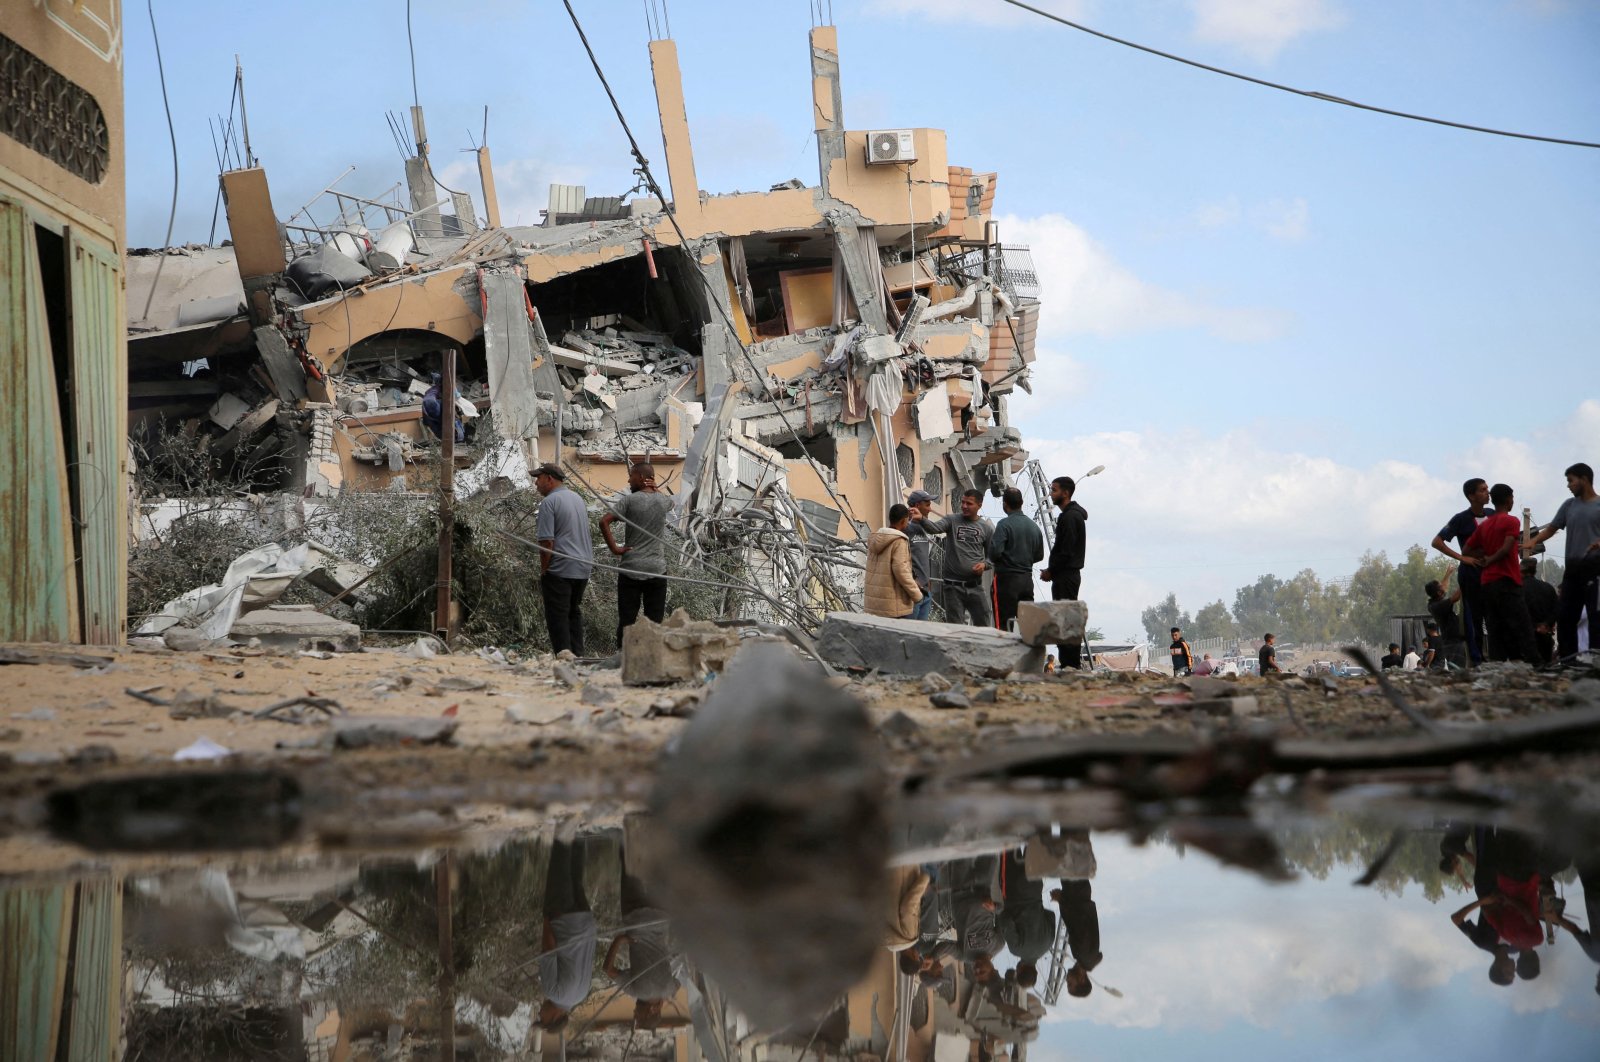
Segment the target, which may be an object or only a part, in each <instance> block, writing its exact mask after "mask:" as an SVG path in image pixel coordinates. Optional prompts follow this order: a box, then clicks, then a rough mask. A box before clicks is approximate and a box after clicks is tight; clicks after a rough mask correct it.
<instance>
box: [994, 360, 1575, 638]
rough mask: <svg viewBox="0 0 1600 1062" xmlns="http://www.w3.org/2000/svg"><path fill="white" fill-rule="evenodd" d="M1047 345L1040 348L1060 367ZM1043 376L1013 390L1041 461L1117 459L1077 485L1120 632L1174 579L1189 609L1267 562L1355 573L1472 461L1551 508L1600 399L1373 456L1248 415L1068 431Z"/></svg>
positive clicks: (1093, 589)
mask: <svg viewBox="0 0 1600 1062" xmlns="http://www.w3.org/2000/svg"><path fill="white" fill-rule="evenodd" d="M1050 357H1053V355H1049V354H1046V355H1042V356H1041V361H1040V362H1039V363H1036V364H1037V365H1039V366H1040V367H1042V368H1045V369H1047V370H1048V369H1051V367H1052V366H1051V362H1050V361H1049V360H1048V359H1049V358H1050ZM1049 375H1053V372H1052V371H1046V372H1040V373H1037V374H1036V376H1038V377H1040V378H1043V377H1047V376H1049ZM1062 386H1064V385H1062ZM1036 391H1037V392H1038V393H1037V394H1036V395H1035V396H1032V397H1030V396H1028V395H1024V394H1021V393H1018V394H1015V395H1013V396H1012V399H1011V401H1010V407H1009V411H1010V414H1011V419H1012V421H1013V423H1016V424H1017V425H1018V426H1019V427H1021V429H1022V432H1023V438H1024V440H1025V442H1026V445H1027V447H1028V450H1029V453H1030V454H1031V455H1032V456H1034V457H1036V458H1038V459H1039V460H1040V462H1041V464H1042V465H1043V467H1044V470H1045V474H1046V475H1047V476H1057V475H1063V474H1065V475H1070V476H1079V475H1081V474H1082V473H1083V472H1084V471H1085V470H1087V469H1089V468H1092V467H1093V466H1095V465H1099V464H1103V465H1105V466H1106V471H1105V473H1104V474H1103V475H1100V476H1097V477H1095V478H1094V479H1092V480H1089V481H1088V482H1087V483H1085V484H1084V485H1083V486H1082V487H1081V488H1080V489H1079V491H1078V500H1079V501H1080V502H1081V503H1082V504H1083V506H1084V507H1085V508H1086V509H1088V511H1089V562H1088V565H1087V567H1086V568H1085V569H1084V585H1083V594H1084V599H1085V600H1086V601H1088V602H1089V607H1090V611H1091V615H1092V622H1093V623H1094V624H1095V625H1096V626H1098V627H1100V628H1101V629H1103V630H1104V631H1105V633H1106V635H1107V636H1108V637H1109V638H1112V639H1121V638H1124V637H1128V636H1139V635H1140V634H1141V630H1142V628H1141V627H1140V624H1139V612H1140V610H1142V609H1143V608H1145V607H1146V606H1148V605H1151V604H1154V603H1155V602H1156V601H1158V600H1160V599H1161V598H1162V597H1164V596H1165V595H1166V594H1167V592H1168V591H1173V592H1175V593H1176V594H1177V595H1178V602H1179V604H1180V605H1181V606H1182V607H1183V608H1185V609H1187V610H1189V611H1190V612H1191V613H1192V612H1194V611H1196V610H1197V609H1199V608H1200V607H1201V606H1202V605H1204V604H1206V603H1207V602H1210V601H1214V600H1216V599H1217V598H1219V597H1220V598H1222V599H1223V601H1224V602H1225V603H1227V604H1230V605H1231V604H1232V602H1233V592H1234V590H1235V589H1236V588H1237V587H1239V586H1243V585H1246V584H1248V583H1251V582H1253V581H1254V580H1255V579H1256V578H1257V577H1258V576H1261V575H1265V574H1268V573H1271V574H1274V575H1277V576H1278V577H1279V578H1286V577H1288V576H1290V575H1293V574H1294V573H1296V572H1298V571H1300V570H1302V569H1304V568H1311V569H1313V570H1315V571H1316V572H1317V573H1318V574H1319V575H1320V576H1321V577H1322V578H1323V579H1324V580H1331V579H1340V578H1344V577H1347V576H1349V574H1350V573H1351V572H1352V571H1353V570H1354V569H1355V566H1356V563H1357V561H1358V559H1359V558H1360V556H1361V554H1362V553H1364V552H1366V551H1367V550H1374V551H1376V550H1383V551H1385V552H1387V553H1388V555H1389V557H1390V558H1391V559H1398V558H1399V557H1400V556H1401V554H1402V553H1403V551H1404V550H1405V549H1406V548H1407V547H1408V546H1411V545H1413V544H1418V543H1420V544H1426V543H1427V542H1428V541H1429V540H1430V539H1431V538H1432V537H1433V534H1434V532H1435V531H1437V530H1438V529H1439V527H1440V525H1442V524H1443V523H1444V520H1445V518H1446V517H1448V516H1449V514H1450V513H1452V512H1454V511H1456V510H1457V509H1459V508H1460V507H1461V505H1462V499H1461V486H1460V485H1461V481H1462V480H1464V479H1466V478H1467V477H1468V476H1484V477H1485V478H1488V479H1490V480H1491V481H1499V480H1503V481H1505V482H1508V483H1511V484H1512V486H1514V487H1516V488H1517V497H1518V506H1519V507H1520V506H1521V505H1524V504H1526V505H1529V506H1531V507H1532V508H1533V510H1534V518H1535V519H1536V520H1542V519H1545V518H1548V516H1549V515H1550V514H1551V513H1552V512H1553V511H1554V509H1555V506H1556V505H1557V504H1559V503H1560V502H1561V501H1562V500H1564V499H1565V498H1566V490H1565V488H1564V484H1563V481H1562V478H1561V469H1563V468H1565V467H1566V466H1567V465H1568V464H1571V463H1572V462H1573V461H1574V460H1578V459H1579V456H1581V455H1584V454H1588V455H1591V460H1592V455H1594V454H1595V453H1596V452H1600V401H1597V400H1594V399H1587V400H1585V401H1584V402H1583V403H1581V404H1580V405H1578V406H1577V407H1576V409H1575V412H1574V413H1573V415H1572V416H1571V417H1569V418H1567V419H1566V420H1565V421H1563V422H1561V423H1558V424H1553V425H1552V426H1551V428H1550V429H1549V430H1548V431H1545V432H1542V433H1538V434H1534V435H1530V436H1529V437H1526V438H1521V439H1511V438H1504V437H1499V436H1488V437H1483V438H1481V439H1479V440H1478V441H1477V442H1475V443H1472V444H1470V445H1467V446H1461V447H1449V449H1450V450H1452V451H1453V452H1454V453H1455V454H1456V455H1457V456H1455V457H1453V458H1451V459H1450V460H1448V461H1445V462H1440V463H1438V464H1434V463H1432V461H1431V455H1416V458H1415V459H1413V458H1412V456H1411V455H1406V454H1396V455H1394V456H1393V457H1391V458H1388V459H1385V460H1380V461H1374V462H1371V463H1369V464H1364V465H1362V464H1355V463H1351V462H1348V461H1341V460H1339V459H1337V458H1336V457H1333V456H1329V453H1327V452H1324V453H1306V452H1295V451H1285V450H1283V449H1281V448H1280V447H1278V446H1275V445H1274V444H1273V442H1272V440H1271V439H1270V438H1268V437H1264V436H1262V435H1260V434H1258V433H1256V432H1254V431H1252V430H1249V429H1244V428H1240V429H1235V430H1230V431H1226V432H1223V433H1221V434H1215V435H1208V434H1205V433H1203V432H1200V431H1185V430H1173V431H1142V432H1140V431H1116V432H1097V433H1093V434H1086V435H1077V436H1068V435H1063V434H1056V433H1055V432H1054V431H1053V430H1052V429H1053V428H1054V427H1055V426H1056V425H1059V424H1061V423H1062V410H1063V408H1064V404H1065V403H1064V401H1063V398H1062V397H1061V393H1060V391H1059V389H1058V390H1057V391H1051V390H1049V389H1048V385H1047V386H1046V387H1044V388H1036ZM1072 397H1081V396H1072ZM1332 445H1336V444H1330V452H1337V451H1333V450H1332V449H1331V447H1332ZM1580 446H1581V447H1582V448H1580ZM1424 461H1428V462H1429V463H1427V464H1424V463H1423V462H1424Z"/></svg>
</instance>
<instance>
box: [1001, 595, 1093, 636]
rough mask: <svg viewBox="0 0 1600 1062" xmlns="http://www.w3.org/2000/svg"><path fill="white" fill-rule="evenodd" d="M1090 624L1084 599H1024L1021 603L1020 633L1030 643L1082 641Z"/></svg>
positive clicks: (1018, 633)
mask: <svg viewBox="0 0 1600 1062" xmlns="http://www.w3.org/2000/svg"><path fill="white" fill-rule="evenodd" d="M1088 628H1089V605H1088V603H1087V602H1084V601H1023V602H1020V603H1019V604H1018V605H1017V636H1018V637H1020V638H1021V639H1022V641H1023V642H1024V643H1025V644H1027V645H1078V644H1081V643H1082V642H1083V634H1084V631H1086V630H1088Z"/></svg>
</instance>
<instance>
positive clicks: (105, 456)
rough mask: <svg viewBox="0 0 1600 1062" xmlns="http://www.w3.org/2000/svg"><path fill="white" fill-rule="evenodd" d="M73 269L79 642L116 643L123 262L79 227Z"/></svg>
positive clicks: (123, 522)
mask: <svg viewBox="0 0 1600 1062" xmlns="http://www.w3.org/2000/svg"><path fill="white" fill-rule="evenodd" d="M67 253H68V255H69V256H70V259H69V260H70V262H71V271H72V368H73V379H74V382H75V384H76V386H75V387H74V394H73V404H74V406H75V407H76V408H75V409H74V414H75V415H76V417H77V429H78V430H77V443H78V453H77V454H76V455H75V459H76V460H77V462H78V493H79V495H80V497H79V498H78V512H79V514H80V517H79V518H80V519H81V520H82V521H83V529H82V534H81V535H80V538H79V541H80V543H81V549H82V551H83V556H82V558H81V563H82V566H83V580H82V585H83V640H84V641H85V642H88V643H89V644H91V645H115V644H117V643H119V642H121V641H122V640H123V636H124V635H125V634H126V633H127V583H128V575H127V571H128V569H127V557H128V554H127V494H126V491H125V489H124V483H123V477H122V470H123V457H124V455H125V453H126V452H127V439H128V429H127V417H128V397H127V395H128V390H127V387H128V385H127V380H128V365H127V349H128V348H127V334H126V329H125V326H124V324H123V320H124V318H123V311H122V274H121V263H120V262H119V261H118V259H117V257H116V255H115V254H113V253H112V252H111V251H109V250H107V249H106V248H104V247H101V246H100V245H98V244H96V243H93V242H91V241H89V240H87V239H85V238H83V237H82V236H80V235H78V233H77V232H73V233H72V244H71V247H70V248H69V249H68V251H67Z"/></svg>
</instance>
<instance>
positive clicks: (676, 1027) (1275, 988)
mask: <svg viewBox="0 0 1600 1062" xmlns="http://www.w3.org/2000/svg"><path fill="white" fill-rule="evenodd" d="M657 832H658V831H654V830H653V829H652V826H651V823H650V822H649V820H646V819H644V818H630V819H628V820H627V822H626V824H625V825H618V826H613V827H610V828H598V829H580V830H579V831H577V833H576V835H574V836H562V837H560V838H559V839H557V838H556V837H554V836H550V835H541V836H532V837H529V836H519V837H515V838H511V839H508V840H506V841H504V843H502V844H500V845H499V847H496V848H494V849H492V850H476V851H468V850H462V851H434V852H428V853H422V854H417V855H408V856H405V857H394V856H383V857H379V856H362V857H357V856H349V857H344V858H339V857H336V856H333V857H315V858H310V857H308V858H304V859H298V860H297V859H292V858H286V857H270V856H269V857H258V858H256V859H254V860H249V861H244V860H241V861H239V862H237V863H234V864H232V865H226V866H225V865H224V864H221V863H213V864H208V865H203V866H191V867H183V868H174V869H170V870H165V871H161V872H155V873H148V872H137V873H135V872H128V873H126V874H115V873H110V874H106V875H104V876H101V877H89V878H83V879H80V880H78V881H76V882H72V883H68V884H38V883H32V882H28V883H12V884H9V885H6V886H3V887H0V917H3V920H4V921H3V926H4V931H5V939H6V946H5V951H6V954H7V961H6V964H5V966H4V974H5V976H4V979H3V980H0V992H3V993H4V996H3V999H0V1002H3V1003H4V1013H7V1014H13V1015H20V1016H22V1017H23V1019H25V1020H19V1021H18V1022H16V1023H15V1024H14V1025H13V1027H12V1028H11V1029H10V1030H9V1031H6V1032H5V1033H4V1034H3V1035H4V1036H6V1037H8V1038H9V1039H7V1041H6V1042H5V1048H6V1057H17V1058H54V1057H68V1056H69V1054H70V1056H71V1057H88V1058H96V1057H99V1058H113V1057H128V1058H146V1059H155V1058H159V1059H184V1058H193V1059H201V1058H205V1059H219V1058H241V1059H243V1058H248V1059H315V1060H324V1059H327V1060H333V1059H380V1058H384V1059H402V1058H416V1059H421V1058H440V1057H455V1058H480V1059H502V1058H531V1057H534V1056H535V1055H542V1056H543V1057H544V1058H545V1059H547V1060H549V1062H556V1060H558V1059H561V1058H563V1057H570V1058H601V1057H603V1058H615V1059H619V1060H620V1059H625V1058H626V1059H633V1058H643V1059H661V1060H666V1059H669V1058H671V1059H674V1060H681V1062H698V1060H700V1059H705V1060H707V1062H733V1060H734V1059H736V1058H737V1059H741V1060H747V1062H765V1060H784V1059H793V1060H799V1059H801V1058H803V1057H808V1056H813V1057H830V1058H839V1059H846V1058H848V1059H852V1060H865V1059H872V1060H882V1062H985V1060H1000V1059H1006V1060H1007V1062H1021V1060H1023V1059H1025V1058H1026V1057H1027V1056H1028V1054H1029V1053H1030V1052H1031V1053H1033V1054H1034V1055H1035V1057H1036V1059H1037V1060H1039V1062H1044V1060H1051V1059H1057V1058H1063V1059H1064V1058H1069V1057H1074V1058H1075V1057H1089V1058H1095V1057H1144V1056H1164V1057H1181V1058H1207V1057H1214V1058H1223V1057H1227V1058H1237V1057H1249V1056H1256V1055H1266V1054H1274V1055H1280V1054H1282V1053H1284V1051H1285V1049H1286V1048H1287V1049H1288V1050H1289V1051H1290V1052H1292V1053H1293V1055H1294V1056H1296V1057H1330V1058H1332V1057H1338V1058H1349V1057H1394V1056H1395V1055H1397V1054H1400V1053H1402V1052H1406V1051H1414V1052H1419V1053H1420V1052H1426V1053H1427V1054H1429V1055H1434V1054H1438V1053H1441V1049H1442V1050H1444V1051H1448V1053H1449V1054H1451V1055H1452V1056H1455V1057H1506V1056H1513V1057H1518V1058H1535V1057H1537V1058H1591V1057H1593V1050H1594V1044H1595V1043H1597V1042H1600V1006H1597V1001H1596V998H1595V993H1596V991H1597V981H1596V963H1600V946H1597V944H1596V941H1595V940H1594V938H1593V937H1591V935H1590V931H1591V929H1592V927H1593V925H1594V920H1595V917H1596V916H1597V915H1600V850H1593V849H1591V850H1588V851H1579V852H1573V851H1565V850H1562V849H1560V848H1557V847H1555V846H1553V845H1551V844H1549V843H1547V842H1544V841H1542V840H1540V839H1539V838H1536V837H1533V836H1530V835H1527V834H1522V833H1518V832H1516V831H1511V830H1506V829H1503V828H1501V829H1495V828H1492V827H1488V826H1474V825H1470V824H1447V823H1441V824H1438V825H1437V826H1435V827H1434V828H1431V829H1427V830H1415V831H1411V832H1409V833H1406V834H1404V835H1402V836H1401V837H1400V838H1399V839H1398V840H1396V839H1395V838H1394V836H1393V835H1392V833H1391V830H1390V827H1389V826H1388V825H1383V824H1376V823H1367V822H1365V821H1363V820H1359V819H1353V818H1335V819H1332V820H1327V821H1322V822H1320V823H1315V824H1312V825H1304V824H1300V825H1297V826H1296V827H1295V828H1283V829H1278V830H1275V831H1269V832H1271V834H1272V839H1273V840H1274V841H1275V842H1276V844H1277V848H1278V850H1279V852H1280V853H1281V857H1282V864H1283V865H1284V866H1285V867H1286V868H1287V870H1288V871H1289V872H1290V873H1291V874H1292V880H1290V881H1289V882H1287V883H1280V882H1275V881H1272V880H1269V876H1267V875H1263V874H1259V873H1250V872H1247V871H1244V870H1240V869H1237V868H1234V867H1229V866H1225V865H1223V864H1222V863H1220V862H1218V861H1217V860H1215V859H1213V858H1211V857H1210V856H1208V855H1205V854H1201V853H1199V852H1196V851H1195V850H1194V849H1193V848H1192V847H1191V846H1189V845H1187V844H1185V843H1184V842H1183V841H1182V840H1180V839H1178V836H1177V831H1172V833H1171V834H1170V835H1168V834H1157V835H1156V836H1155V837H1154V838H1152V839H1151V840H1150V841H1149V842H1148V843H1145V844H1142V845H1138V844H1135V843H1133V842H1132V841H1130V840H1129V839H1127V837H1126V836H1124V835H1121V834H1116V833H1103V832H1095V833H1092V834H1091V833H1089V832H1087V831H1073V830H1063V829H1061V828H1059V827H1045V828H1040V829H1037V830H1034V831H1031V835H1029V834H1028V833H1024V834H1020V835H1015V836H1019V837H1024V838H1025V839H1023V840H1020V841H1019V840H1016V839H1013V840H1010V841H990V842H985V841H983V840H981V839H968V838H965V837H963V838H960V839H957V838H955V837H952V836H948V835H942V834H941V833H940V832H939V831H932V830H927V829H925V828H920V827H919V828H915V829H910V830H908V829H906V828H904V827H902V828H901V829H900V830H899V831H898V833H897V834H896V836H897V837H898V838H899V840H898V842H897V843H896V845H895V851H894V852H893V853H891V862H892V863H893V864H894V865H893V867H892V870H891V873H890V876H889V882H890V887H889V890H888V893H887V895H886V896H885V897H884V898H883V900H882V903H881V916H880V917H878V918H877V919H876V920H875V924H877V925H878V926H879V930H878V932H879V936H880V939H879V941H878V944H879V946H878V947H876V948H875V949H874V952H873V957H872V960H871V964H870V967H869V969H868V972H867V975H866V976H865V977H864V978H862V979H861V980H860V982H859V983H858V984H856V985H854V987H850V988H848V989H844V990H841V991H840V992H838V993H837V994H836V995H835V996H833V997H832V1001H831V1003H830V1005H828V1006H827V1007H825V1008H824V1010H823V1013H821V1014H808V1015H790V1016H789V1018H790V1020H789V1022H788V1024H786V1025H784V1026H783V1027H781V1028H772V1027H770V1026H769V1027H767V1028H763V1029H758V1028H756V1027H755V1026H754V1025H753V1023H752V1022H751V1021H749V1020H748V1018H747V1017H745V1015H746V1014H748V1013H750V1011H751V1008H749V1007H744V1008H741V1007H739V1006H737V1005H736V1003H735V1002H734V1001H735V1000H737V999H750V998H752V995H753V994H759V993H761V992H763V991H765V990H766V988H767V986H764V985H762V984H757V983H753V982H747V983H742V984H738V985H731V984H718V983H715V982H713V981H710V980H708V979H707V978H706V976H705V974H704V966H703V964H700V963H698V962H697V956H696V942H695V941H694V940H689V939H682V935H681V934H680V933H678V932H675V931H674V929H673V923H672V921H671V920H670V918H669V914H668V912H667V910H665V909H663V908H662V907H660V906H657V904H658V902H659V899H658V897H656V896H655V895H653V891H652V885H651V881H652V876H653V875H654V874H655V873H658V872H659V870H660V867H661V865H662V860H668V859H671V858H673V855H672V854H671V853H670V852H669V851H667V850H666V848H665V846H663V845H662V844H661V839H660V837H659V836H657V835H656V833H657ZM1385 852H1386V853H1387V859H1386V861H1385V862H1384V864H1383V869H1382V871H1381V873H1379V874H1378V875H1377V876H1376V878H1375V880H1374V882H1373V887H1372V888H1361V887H1356V886H1354V885H1353V884H1352V883H1353V882H1354V881H1355V880H1356V879H1357V878H1358V877H1360V876H1361V875H1362V873H1363V871H1365V870H1367V869H1368V867H1369V866H1370V865H1371V864H1372V862H1373V860H1374V859H1376V858H1377V857H1378V856H1379V854H1380V853H1385ZM646 857H648V858H646ZM749 872H750V874H751V881H750V888H751V889H752V890H757V891H759V890H761V889H764V888H769V887H777V886H779V885H781V883H773V882H769V881H764V880H763V879H762V877H761V872H762V869H761V868H760V867H750V868H749ZM812 902H813V903H815V904H817V905H822V906H825V905H828V904H839V903H845V902H848V901H847V900H846V899H844V898H843V894H842V893H841V894H830V893H829V892H827V891H826V890H823V891H821V892H817V893H814V894H813V896H812ZM779 928H783V929H788V930H793V929H794V928H795V927H793V926H790V927H774V930H775V932H774V933H773V934H772V936H771V937H768V936H767V935H765V934H760V933H758V934H756V935H755V936H754V938H753V939H750V940H748V941H746V942H745V946H746V947H748V948H750V949H762V948H766V947H770V946H771V940H773V939H787V938H783V936H782V934H780V933H777V932H776V930H777V929H779ZM791 936H792V933H791ZM777 958H778V959H779V960H781V958H782V956H779V957H777ZM751 968H752V969H763V968H765V967H761V966H752V967H751ZM778 988H779V989H781V988H782V986H781V985H780V986H778ZM52 1045H55V1046H54V1047H52ZM68 1045H70V1047H71V1051H70V1052H69V1051H68V1050H67V1049H66V1048H67V1046H68Z"/></svg>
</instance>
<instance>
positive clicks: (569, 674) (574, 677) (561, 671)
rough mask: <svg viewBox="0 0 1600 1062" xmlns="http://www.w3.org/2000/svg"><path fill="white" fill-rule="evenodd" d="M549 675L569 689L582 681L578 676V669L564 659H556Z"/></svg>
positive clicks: (576, 686)
mask: <svg viewBox="0 0 1600 1062" xmlns="http://www.w3.org/2000/svg"><path fill="white" fill-rule="evenodd" d="M550 675H551V677H552V678H554V679H555V680H556V681H557V682H559V683H561V684H562V685H563V686H565V687H566V688H567V689H569V690H575V689H577V688H578V684H579V683H581V682H582V681H583V679H581V678H580V677H579V676H578V669H577V668H575V667H573V666H572V665H571V664H569V663H567V662H566V661H565V660H558V661H556V663H555V666H553V667H552V668H551V669H550Z"/></svg>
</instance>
